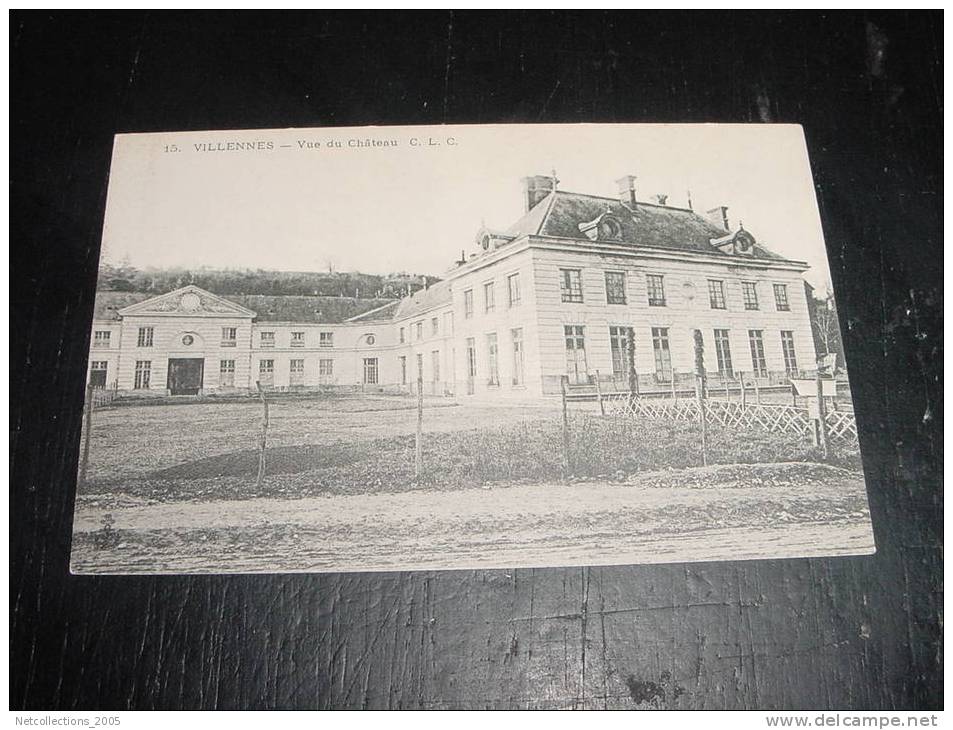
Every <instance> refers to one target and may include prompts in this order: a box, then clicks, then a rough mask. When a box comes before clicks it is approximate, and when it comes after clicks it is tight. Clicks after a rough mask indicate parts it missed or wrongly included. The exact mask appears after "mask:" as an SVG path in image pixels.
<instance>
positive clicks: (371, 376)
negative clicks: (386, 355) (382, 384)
mask: <svg viewBox="0 0 953 730" xmlns="http://www.w3.org/2000/svg"><path fill="white" fill-rule="evenodd" d="M364 384H365V385H377V358H376V357H365V358H364Z"/></svg>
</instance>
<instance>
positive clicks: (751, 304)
mask: <svg viewBox="0 0 953 730" xmlns="http://www.w3.org/2000/svg"><path fill="white" fill-rule="evenodd" d="M741 291H742V293H743V294H744V298H745V309H747V310H749V311H751V310H755V309H757V308H758V284H757V283H756V282H754V281H743V282H741Z"/></svg>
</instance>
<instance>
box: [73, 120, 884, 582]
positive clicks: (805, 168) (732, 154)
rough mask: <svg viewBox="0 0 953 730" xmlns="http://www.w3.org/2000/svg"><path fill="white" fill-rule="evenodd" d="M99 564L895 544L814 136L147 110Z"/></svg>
mask: <svg viewBox="0 0 953 730" xmlns="http://www.w3.org/2000/svg"><path fill="white" fill-rule="evenodd" d="M86 392H87V397H86V410H85V413H84V429H83V443H82V446H81V460H80V464H79V468H78V487H77V497H76V512H75V520H74V534H73V546H72V570H73V571H74V572H76V573H113V574H128V573H209V572H212V573H226V572H298V571H368V570H419V569H427V570H429V569H455V568H518V567H530V566H567V565H619V564H631V563H662V562H664V563H671V562H683V561H700V560H737V559H756V558H779V557H800V556H826V555H858V554H868V553H872V552H873V551H874V542H873V534H872V530H871V525H870V514H869V510H868V505H867V496H866V490H865V485H864V475H863V470H862V465H861V458H860V451H859V446H858V439H857V426H856V423H855V420H854V410H853V403H852V400H851V392H850V387H849V383H848V374H847V371H846V366H845V360H844V356H843V350H842V345H841V341H840V329H839V326H838V318H837V308H836V304H835V301H834V297H833V294H832V292H831V285H830V276H829V272H828V265H827V255H826V251H825V246H824V239H823V235H822V231H821V225H820V220H819V216H818V211H817V204H816V201H815V196H814V189H813V183H812V178H811V172H810V166H809V162H808V157H807V151H806V147H805V142H804V136H803V132H802V130H801V128H800V127H797V126H784V125H565V126H558V125H509V126H505V125H504V126H439V127H368V128H326V129H286V130H250V131H249V130H245V131H211V132H176V133H162V134H123V135H118V136H117V137H116V139H115V146H114V152H113V160H112V168H111V173H110V181H109V192H108V201H107V206H106V218H105V224H104V232H103V246H102V259H101V262H100V273H99V283H98V289H97V292H96V303H95V311H94V313H93V319H92V323H91V327H90V350H89V371H88V387H87V391H86Z"/></svg>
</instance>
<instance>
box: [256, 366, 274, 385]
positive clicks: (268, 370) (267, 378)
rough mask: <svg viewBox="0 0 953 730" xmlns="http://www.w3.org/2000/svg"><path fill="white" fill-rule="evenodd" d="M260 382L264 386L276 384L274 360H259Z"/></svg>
mask: <svg viewBox="0 0 953 730" xmlns="http://www.w3.org/2000/svg"><path fill="white" fill-rule="evenodd" d="M258 382H259V383H261V384H262V385H274V384H275V361H274V360H259V361H258Z"/></svg>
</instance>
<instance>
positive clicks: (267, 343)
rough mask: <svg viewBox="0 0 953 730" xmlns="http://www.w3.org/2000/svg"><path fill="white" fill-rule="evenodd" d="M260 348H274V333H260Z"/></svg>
mask: <svg viewBox="0 0 953 730" xmlns="http://www.w3.org/2000/svg"><path fill="white" fill-rule="evenodd" d="M261 346H262V347H274V346H275V333H274V332H262V333H261Z"/></svg>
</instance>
